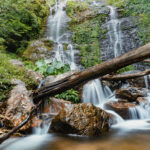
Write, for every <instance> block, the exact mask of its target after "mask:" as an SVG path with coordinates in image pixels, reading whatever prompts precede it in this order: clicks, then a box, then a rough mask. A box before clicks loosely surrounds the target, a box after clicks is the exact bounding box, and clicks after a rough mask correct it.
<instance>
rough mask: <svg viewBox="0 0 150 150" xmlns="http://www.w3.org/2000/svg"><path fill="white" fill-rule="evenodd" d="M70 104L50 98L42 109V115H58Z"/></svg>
mask: <svg viewBox="0 0 150 150" xmlns="http://www.w3.org/2000/svg"><path fill="white" fill-rule="evenodd" d="M69 104H72V103H71V102H70V101H65V100H63V99H58V98H54V97H51V98H50V101H49V102H48V104H47V105H46V106H45V107H44V109H43V111H42V113H49V114H54V115H55V114H56V115H57V114H58V113H59V111H60V110H61V109H63V108H64V107H65V106H66V105H69Z"/></svg>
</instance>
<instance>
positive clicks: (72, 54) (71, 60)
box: [67, 44, 77, 70]
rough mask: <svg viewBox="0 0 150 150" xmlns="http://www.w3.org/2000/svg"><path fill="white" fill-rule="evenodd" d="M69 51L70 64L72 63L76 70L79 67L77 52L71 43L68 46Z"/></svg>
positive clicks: (71, 66) (73, 68)
mask: <svg viewBox="0 0 150 150" xmlns="http://www.w3.org/2000/svg"><path fill="white" fill-rule="evenodd" d="M67 50H68V53H69V57H68V59H67V60H68V64H69V65H70V68H71V70H76V69H77V65H76V63H75V58H74V56H75V54H74V49H73V45H72V44H69V45H68V47H67Z"/></svg>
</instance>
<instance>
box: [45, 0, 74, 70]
mask: <svg viewBox="0 0 150 150" xmlns="http://www.w3.org/2000/svg"><path fill="white" fill-rule="evenodd" d="M66 3H67V0H66V1H60V2H58V1H56V5H55V6H54V7H50V16H49V18H48V22H47V30H46V38H47V39H50V40H52V41H54V42H55V47H54V53H55V55H54V60H57V61H60V62H62V63H64V64H65V63H67V64H69V65H70V68H71V70H76V69H77V65H76V63H75V52H74V47H73V45H72V43H71V34H70V33H69V32H68V31H67V26H68V22H69V21H70V18H69V17H68V16H67V14H66V12H65V10H64V8H65V7H66ZM53 10H54V11H55V13H54V14H52V12H53ZM65 44H67V45H68V46H67V50H66V51H64V45H65ZM68 54H69V56H68Z"/></svg>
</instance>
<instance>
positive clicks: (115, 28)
mask: <svg viewBox="0 0 150 150" xmlns="http://www.w3.org/2000/svg"><path fill="white" fill-rule="evenodd" d="M108 8H109V9H110V21H109V22H108V25H107V28H108V34H109V38H110V44H111V45H112V48H113V50H114V56H115V57H117V56H120V55H121V52H122V49H123V48H122V31H121V28H120V24H121V22H120V20H119V19H118V18H117V17H118V14H117V11H116V8H115V7H113V6H108Z"/></svg>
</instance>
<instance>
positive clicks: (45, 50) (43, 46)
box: [23, 39, 54, 61]
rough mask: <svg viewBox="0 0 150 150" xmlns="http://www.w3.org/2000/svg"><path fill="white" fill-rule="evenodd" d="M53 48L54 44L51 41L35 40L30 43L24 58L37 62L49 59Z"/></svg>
mask: <svg viewBox="0 0 150 150" xmlns="http://www.w3.org/2000/svg"><path fill="white" fill-rule="evenodd" d="M53 47H54V43H53V42H52V41H50V40H47V39H39V40H35V41H32V42H30V43H29V45H28V47H27V49H26V50H25V51H24V54H23V56H24V57H26V58H28V59H30V60H33V61H37V60H39V59H49V58H50V57H51V53H52V49H53Z"/></svg>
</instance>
